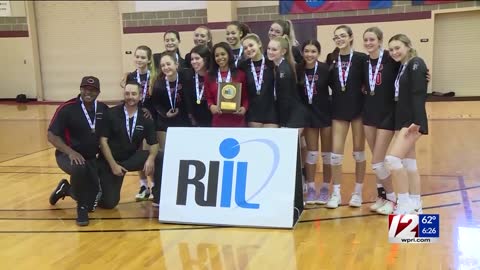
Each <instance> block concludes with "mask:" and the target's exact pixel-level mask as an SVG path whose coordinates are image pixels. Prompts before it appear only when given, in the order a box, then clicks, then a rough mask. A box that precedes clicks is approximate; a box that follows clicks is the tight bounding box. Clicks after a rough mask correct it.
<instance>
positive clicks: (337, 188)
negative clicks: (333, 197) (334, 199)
mask: <svg viewBox="0 0 480 270" xmlns="http://www.w3.org/2000/svg"><path fill="white" fill-rule="evenodd" d="M333 193H336V194H340V185H333Z"/></svg>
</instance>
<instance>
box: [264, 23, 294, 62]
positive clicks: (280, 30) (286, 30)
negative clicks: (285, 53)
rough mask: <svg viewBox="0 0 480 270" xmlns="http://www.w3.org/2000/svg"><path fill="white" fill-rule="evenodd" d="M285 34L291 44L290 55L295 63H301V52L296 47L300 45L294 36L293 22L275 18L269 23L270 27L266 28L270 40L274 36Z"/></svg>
mask: <svg viewBox="0 0 480 270" xmlns="http://www.w3.org/2000/svg"><path fill="white" fill-rule="evenodd" d="M285 35H286V36H287V37H288V39H289V41H290V45H291V46H292V48H291V50H292V56H293V59H294V61H295V63H301V62H302V53H301V52H300V50H299V49H298V46H299V45H300V44H299V43H298V41H297V39H296V38H295V30H294V29H293V24H292V21H290V20H275V21H273V22H272V25H270V29H269V30H268V38H269V39H270V40H272V39H274V38H276V37H282V36H285Z"/></svg>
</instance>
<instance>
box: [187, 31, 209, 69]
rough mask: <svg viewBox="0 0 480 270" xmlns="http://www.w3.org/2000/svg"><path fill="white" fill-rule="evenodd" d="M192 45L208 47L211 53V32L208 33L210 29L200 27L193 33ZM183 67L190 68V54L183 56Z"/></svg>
mask: <svg viewBox="0 0 480 270" xmlns="http://www.w3.org/2000/svg"><path fill="white" fill-rule="evenodd" d="M193 44H194V45H195V46H198V45H205V46H207V47H208V49H209V50H210V51H211V50H212V47H213V44H212V32H210V28H208V27H206V26H204V25H200V26H199V27H197V29H195V31H193ZM185 67H186V68H191V67H192V64H191V57H190V53H187V54H186V55H185Z"/></svg>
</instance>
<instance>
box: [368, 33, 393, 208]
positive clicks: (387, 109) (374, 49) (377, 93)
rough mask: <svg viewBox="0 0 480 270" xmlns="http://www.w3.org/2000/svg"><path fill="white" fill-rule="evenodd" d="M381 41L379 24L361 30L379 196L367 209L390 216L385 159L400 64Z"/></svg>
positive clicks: (390, 188) (390, 194)
mask: <svg viewBox="0 0 480 270" xmlns="http://www.w3.org/2000/svg"><path fill="white" fill-rule="evenodd" d="M382 41H383V33H382V31H381V30H380V29H379V28H378V27H371V28H368V29H367V30H365V32H364V33H363V45H364V47H365V49H366V50H367V52H368V54H369V58H368V60H367V62H365V67H364V69H363V73H364V75H363V76H364V81H366V82H368V84H366V90H367V96H366V97H365V107H364V109H363V125H364V130H365V137H366V139H367V143H368V145H369V147H370V150H371V152H372V169H373V171H374V172H375V175H376V176H377V193H378V194H377V195H378V197H377V200H376V202H375V203H374V204H372V205H371V206H370V210H371V211H374V212H378V213H380V214H384V215H389V214H391V213H392V212H393V206H394V203H395V201H396V197H395V192H393V186H392V180H391V177H390V171H389V170H388V169H387V168H386V167H385V163H384V159H385V155H386V153H387V149H388V146H389V145H390V142H391V141H392V138H393V133H394V125H395V122H394V120H395V102H394V100H393V95H394V82H395V77H396V76H397V72H398V68H399V67H400V65H399V64H398V63H397V62H395V61H394V60H393V59H392V58H391V57H390V55H389V53H388V51H384V50H383V48H382Z"/></svg>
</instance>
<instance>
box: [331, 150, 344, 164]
mask: <svg viewBox="0 0 480 270" xmlns="http://www.w3.org/2000/svg"><path fill="white" fill-rule="evenodd" d="M331 157H332V158H331V160H330V164H332V165H333V166H339V165H342V163H343V155H341V154H335V153H332V155H331Z"/></svg>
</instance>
